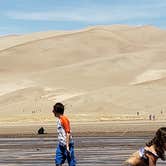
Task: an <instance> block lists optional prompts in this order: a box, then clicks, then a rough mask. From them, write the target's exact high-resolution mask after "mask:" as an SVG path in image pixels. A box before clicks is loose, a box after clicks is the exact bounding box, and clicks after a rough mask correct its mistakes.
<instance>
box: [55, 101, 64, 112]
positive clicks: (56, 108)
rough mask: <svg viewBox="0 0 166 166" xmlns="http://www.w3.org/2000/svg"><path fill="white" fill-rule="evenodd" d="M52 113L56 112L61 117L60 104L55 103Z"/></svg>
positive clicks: (61, 107) (61, 106)
mask: <svg viewBox="0 0 166 166" xmlns="http://www.w3.org/2000/svg"><path fill="white" fill-rule="evenodd" d="M53 112H57V113H60V114H62V115H63V113H64V105H63V104H62V103H56V104H55V105H54V107H53Z"/></svg>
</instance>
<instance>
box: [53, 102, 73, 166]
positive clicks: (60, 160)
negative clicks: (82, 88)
mask: <svg viewBox="0 0 166 166" xmlns="http://www.w3.org/2000/svg"><path fill="white" fill-rule="evenodd" d="M52 112H53V113H54V116H55V117H57V118H58V122H57V132H58V141H59V143H58V146H57V149H56V156H55V163H56V166H62V164H64V162H65V160H66V159H67V161H68V165H69V166H76V161H75V157H74V142H73V139H72V136H71V130H70V122H69V120H68V118H67V117H66V116H64V115H63V114H64V105H63V104H62V103H56V104H55V105H54V106H53V111H52Z"/></svg>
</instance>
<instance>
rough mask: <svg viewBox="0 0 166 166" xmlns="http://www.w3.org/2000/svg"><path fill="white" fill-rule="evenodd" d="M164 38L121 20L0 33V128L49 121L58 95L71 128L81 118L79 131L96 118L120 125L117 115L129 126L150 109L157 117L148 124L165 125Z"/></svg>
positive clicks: (154, 30)
mask: <svg viewBox="0 0 166 166" xmlns="http://www.w3.org/2000/svg"><path fill="white" fill-rule="evenodd" d="M165 42H166V31H165V30H161V29H159V28H156V27H153V26H137V27H134V26H127V25H113V26H96V27H88V28H86V29H83V30H78V31H65V32H63V31H60V32H58V31H50V32H38V33H33V34H24V35H13V36H4V37H1V38H0V115H1V116H0V124H1V127H0V133H3V132H5V130H4V129H5V126H6V127H9V126H10V127H9V130H8V129H7V128H6V130H7V131H10V132H12V131H11V128H12V126H13V124H14V126H19V125H20V126H21V124H23V126H27V128H26V127H25V128H26V130H28V128H29V125H30V126H35V125H34V124H37V126H40V125H42V124H46V126H47V125H48V126H50V125H54V121H55V119H54V117H53V115H52V112H51V110H52V105H53V104H54V103H55V102H59V101H60V102H63V103H64V104H65V108H66V114H67V115H68V116H69V118H70V119H71V121H72V123H74V124H75V125H76V126H77V127H75V129H76V128H77V129H78V130H79V128H80V127H81V126H79V125H80V124H81V123H84V124H87V125H85V128H86V130H89V129H91V130H93V129H94V128H93V125H96V126H97V125H98V124H99V126H101V127H99V129H100V130H106V131H109V130H111V129H112V128H111V126H112V124H114V123H112V122H117V123H115V124H116V125H115V126H114V125H113V126H114V128H115V130H120V131H121V129H120V127H118V122H121V121H123V122H124V121H125V122H126V121H128V124H127V123H126V125H125V126H124V127H125V130H126V129H128V130H130V129H131V130H132V125H134V124H135V123H137V122H138V123H140V124H142V123H143V124H144V122H146V121H148V119H149V115H150V114H152V115H155V121H156V122H155V121H153V122H154V123H151V121H150V123H149V124H148V125H149V126H153V127H152V128H153V129H156V128H157V127H159V126H160V125H164V124H163V123H164V122H165V120H166V102H165V98H166V86H165V85H166V56H165V55H166V48H165ZM138 112H139V115H137V113H138ZM160 122H161V123H160ZM103 123H106V124H108V125H106V124H103ZM122 124H123V123H122ZM131 124H132V125H131ZM145 124H146V123H145ZM158 124H160V125H158ZM103 126H106V128H105V129H102V127H103ZM122 126H123V125H122ZM129 127H130V128H129ZM139 127H140V125H137V129H138V130H139ZM23 128H24V127H23ZM83 128H84V127H83ZM96 128H97V127H96ZM17 129H18V128H17ZM35 129H36V128H35ZM149 129H150V127H149ZM26 130H25V131H23V130H22V129H20V131H23V132H25V133H26ZM33 130H34V129H33ZM28 131H29V132H31V131H32V130H31V131H30V130H28ZM10 132H9V133H10Z"/></svg>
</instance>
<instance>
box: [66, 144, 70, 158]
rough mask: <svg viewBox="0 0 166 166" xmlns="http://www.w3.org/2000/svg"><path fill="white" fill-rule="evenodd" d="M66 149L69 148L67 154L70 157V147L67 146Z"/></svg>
mask: <svg viewBox="0 0 166 166" xmlns="http://www.w3.org/2000/svg"><path fill="white" fill-rule="evenodd" d="M66 149H67V155H68V156H69V157H70V149H69V146H67V147H66Z"/></svg>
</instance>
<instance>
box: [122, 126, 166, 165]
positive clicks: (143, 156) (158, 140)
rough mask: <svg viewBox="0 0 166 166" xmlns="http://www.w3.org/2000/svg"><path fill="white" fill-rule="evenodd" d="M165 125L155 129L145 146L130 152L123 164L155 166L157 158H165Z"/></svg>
mask: <svg viewBox="0 0 166 166" xmlns="http://www.w3.org/2000/svg"><path fill="white" fill-rule="evenodd" d="M165 151H166V127H161V128H159V129H158V130H157V132H156V134H155V136H154V138H153V139H152V140H151V141H150V142H148V143H147V144H146V146H145V147H142V148H140V149H139V151H137V152H135V153H133V154H132V156H131V157H129V159H128V160H126V161H125V164H124V166H156V162H157V160H158V159H159V158H160V159H161V160H166V156H165Z"/></svg>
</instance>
